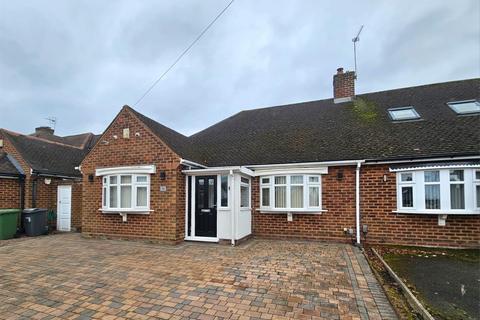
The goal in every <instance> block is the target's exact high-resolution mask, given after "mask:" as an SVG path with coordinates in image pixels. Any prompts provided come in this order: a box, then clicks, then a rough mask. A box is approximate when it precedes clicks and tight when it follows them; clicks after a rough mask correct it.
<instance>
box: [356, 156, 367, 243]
mask: <svg viewBox="0 0 480 320" xmlns="http://www.w3.org/2000/svg"><path fill="white" fill-rule="evenodd" d="M364 162H365V160H360V161H357V167H356V169H355V231H356V232H355V233H356V236H357V243H356V244H357V246H359V245H360V167H361V166H362V163H364Z"/></svg>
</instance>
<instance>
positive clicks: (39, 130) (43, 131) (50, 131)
mask: <svg viewBox="0 0 480 320" xmlns="http://www.w3.org/2000/svg"><path fill="white" fill-rule="evenodd" d="M54 132H55V131H54V130H53V129H52V128H50V127H37V128H35V134H36V135H42V134H43V135H46V134H49V135H53V133H54Z"/></svg>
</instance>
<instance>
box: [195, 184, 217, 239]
mask: <svg viewBox="0 0 480 320" xmlns="http://www.w3.org/2000/svg"><path fill="white" fill-rule="evenodd" d="M195 236H196V237H212V238H215V237H216V236H217V177H216V176H197V177H196V178H195Z"/></svg>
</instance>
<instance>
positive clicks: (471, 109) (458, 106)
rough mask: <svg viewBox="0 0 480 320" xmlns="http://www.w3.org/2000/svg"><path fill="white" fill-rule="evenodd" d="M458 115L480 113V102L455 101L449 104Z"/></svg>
mask: <svg viewBox="0 0 480 320" xmlns="http://www.w3.org/2000/svg"><path fill="white" fill-rule="evenodd" d="M447 104H448V106H449V107H450V108H452V109H453V111H455V112H456V113H457V114H469V113H479V112H480V102H478V101H475V100H466V101H455V102H449V103H447Z"/></svg>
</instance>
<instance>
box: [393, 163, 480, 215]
mask: <svg viewBox="0 0 480 320" xmlns="http://www.w3.org/2000/svg"><path fill="white" fill-rule="evenodd" d="M479 197H480V170H479V169H471V168H452V169H448V168H445V169H425V170H412V171H400V172H397V211H398V212H407V213H408V212H411V213H438V214H469V213H480V200H479Z"/></svg>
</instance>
